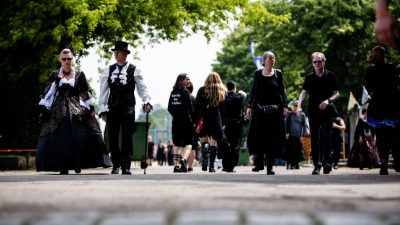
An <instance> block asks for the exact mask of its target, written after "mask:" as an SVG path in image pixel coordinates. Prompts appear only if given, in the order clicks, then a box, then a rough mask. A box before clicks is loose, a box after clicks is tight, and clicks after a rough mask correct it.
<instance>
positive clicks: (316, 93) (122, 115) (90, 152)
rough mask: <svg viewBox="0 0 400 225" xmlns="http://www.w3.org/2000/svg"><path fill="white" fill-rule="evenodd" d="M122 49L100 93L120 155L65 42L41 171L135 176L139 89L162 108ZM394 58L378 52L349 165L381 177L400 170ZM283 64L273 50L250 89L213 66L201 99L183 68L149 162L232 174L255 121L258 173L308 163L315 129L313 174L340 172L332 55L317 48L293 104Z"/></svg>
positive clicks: (50, 90)
mask: <svg viewBox="0 0 400 225" xmlns="http://www.w3.org/2000/svg"><path fill="white" fill-rule="evenodd" d="M112 51H113V53H114V57H115V60H116V63H115V64H112V65H110V66H108V67H107V68H105V70H104V72H103V74H102V75H101V79H100V96H99V108H100V114H99V117H100V118H101V119H103V120H104V121H106V123H107V129H108V140H109V150H110V153H111V159H110V156H109V155H108V153H107V152H108V151H107V149H106V146H105V144H104V141H103V138H102V131H101V130H100V126H99V123H98V121H97V120H96V117H95V112H94V106H93V100H92V98H91V93H90V91H89V90H90V88H89V85H88V82H87V80H86V78H85V74H84V73H83V72H82V71H78V70H76V69H75V68H74V67H73V59H74V58H73V57H74V56H73V53H72V51H71V50H70V49H64V50H62V51H61V53H60V55H59V60H60V63H61V67H60V68H59V69H57V70H55V71H53V72H52V73H51V74H50V76H49V80H48V82H47V83H46V87H45V90H44V95H43V96H42V98H41V100H40V102H39V105H40V106H41V107H42V110H41V120H42V121H43V126H42V129H41V131H40V136H39V141H38V156H37V162H36V163H37V164H36V166H37V171H59V172H60V174H68V173H69V170H72V169H73V170H75V172H76V173H80V172H81V169H83V168H94V167H112V169H111V174H119V173H120V170H121V174H123V175H131V174H132V173H131V171H130V169H131V159H132V153H133V149H132V146H133V144H132V137H133V134H134V132H135V129H136V128H135V104H136V100H135V96H134V91H135V89H136V90H137V92H138V94H139V96H140V97H141V98H142V102H143V110H144V112H146V113H150V112H151V110H152V105H151V104H150V95H149V93H148V90H147V87H146V85H145V83H144V81H143V75H142V73H141V70H140V69H139V68H137V67H136V66H135V65H133V64H132V63H129V62H128V61H127V56H128V54H130V51H129V50H128V43H127V42H123V41H117V42H116V43H115V47H114V48H113V49H112ZM385 56H386V50H385V48H383V47H381V46H376V47H374V48H373V49H372V51H371V54H370V56H369V57H368V60H367V61H368V62H369V63H371V67H369V68H368V69H367V71H366V88H367V90H368V92H369V93H370V96H371V98H370V101H369V103H368V108H367V109H365V110H364V114H363V117H361V118H360V120H359V122H358V125H357V129H356V134H355V144H354V146H353V147H352V148H351V151H350V154H349V162H348V163H349V165H350V166H358V167H359V168H360V169H364V168H372V167H377V166H379V167H380V174H381V175H387V174H388V163H389V155H390V154H392V156H393V158H394V162H393V168H394V169H395V171H397V172H400V143H399V142H400V135H399V134H400V128H399V124H400V106H399V104H393V102H392V100H391V99H399V98H400V90H399V85H400V82H399V79H400V78H399V70H398V67H396V66H395V65H393V64H388V63H387V62H386V61H385ZM275 62H276V57H275V54H274V53H273V52H272V51H267V52H265V53H264V54H263V61H262V65H263V68H262V69H258V70H256V71H255V72H254V75H253V79H252V83H251V87H250V90H249V93H248V94H246V93H245V92H243V91H240V90H239V89H238V87H237V85H236V83H235V82H234V81H232V80H229V81H228V82H227V83H226V84H224V83H223V82H222V79H221V77H220V75H219V74H218V73H216V72H210V73H209V74H208V75H207V76H206V78H205V81H204V85H203V86H201V87H200V88H199V89H198V92H197V95H196V96H194V95H193V83H192V82H191V81H190V76H189V75H188V74H187V73H181V74H179V75H178V76H177V78H176V81H175V84H174V86H173V88H172V91H171V93H170V97H169V101H168V112H169V113H170V114H171V116H172V130H171V132H172V140H169V141H168V143H167V144H164V143H162V141H161V140H160V141H159V142H158V143H157V144H155V143H154V142H153V141H152V139H151V136H149V139H148V141H147V142H148V143H147V144H148V155H147V162H146V165H152V161H153V160H154V158H156V160H157V163H158V165H164V164H168V165H173V170H172V171H173V172H174V173H187V172H191V171H193V167H194V163H195V158H196V159H198V161H199V163H200V164H201V169H202V170H203V171H207V170H208V172H210V173H214V172H216V169H215V166H214V165H215V162H216V161H221V160H222V164H221V167H222V171H224V172H227V173H233V172H235V170H234V169H235V166H236V165H237V164H238V159H239V151H240V147H241V146H242V144H243V141H242V139H243V138H242V136H243V128H244V126H248V127H249V131H248V135H247V138H246V144H247V147H248V150H249V153H250V155H252V160H253V164H254V168H253V169H252V171H253V172H259V171H261V170H264V169H265V168H266V174H267V175H274V174H275V171H274V170H273V168H274V165H275V162H276V159H277V158H284V159H285V161H286V166H287V169H300V162H301V161H303V160H304V150H303V139H304V137H306V136H311V156H312V161H313V165H314V169H313V171H312V174H313V175H319V174H320V173H321V169H322V172H323V174H329V173H331V171H332V169H337V168H338V164H339V159H340V155H341V154H342V150H343V141H344V131H345V130H346V125H345V122H344V120H343V118H342V117H340V116H339V114H338V111H337V110H336V106H335V102H336V100H337V99H338V97H339V90H338V89H339V88H338V83H337V80H336V75H335V74H334V73H333V72H332V71H330V70H327V69H326V66H325V65H326V62H327V59H326V57H325V55H324V54H323V53H322V52H314V53H312V54H311V64H312V66H313V71H312V72H310V73H309V74H308V75H306V77H305V79H304V83H303V86H302V90H301V93H300V95H299V97H298V99H294V100H292V101H291V102H290V103H289V102H288V99H287V95H286V89H285V86H284V79H285V78H284V74H283V72H282V70H280V69H277V68H275V67H274V66H275ZM307 96H308V100H309V101H308V107H307V108H308V111H307V113H304V112H303V111H302V106H303V102H304V100H305V99H306V97H307ZM367 114H368V117H367ZM306 115H307V116H306ZM199 155H201V158H200V157H199Z"/></svg>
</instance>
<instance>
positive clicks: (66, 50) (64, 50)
mask: <svg viewBox="0 0 400 225" xmlns="http://www.w3.org/2000/svg"><path fill="white" fill-rule="evenodd" d="M69 53H71V56H72V59H74V53H72V51H71V49H69V48H64V49H63V50H61V52H60V56H59V57H58V60H59V61H60V62H61V56H62V55H63V54H69ZM71 62H72V63H74V60H72V61H71Z"/></svg>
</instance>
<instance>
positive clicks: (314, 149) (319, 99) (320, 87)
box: [296, 52, 339, 175]
mask: <svg viewBox="0 0 400 225" xmlns="http://www.w3.org/2000/svg"><path fill="white" fill-rule="evenodd" d="M311 62H312V65H313V67H314V71H313V72H312V73H310V74H308V75H307V76H306V77H305V80H304V83H303V89H302V91H301V93H300V96H299V100H298V107H297V110H296V111H297V113H298V114H300V113H301V111H302V108H301V106H302V103H303V100H304V98H305V97H306V95H307V94H308V95H309V104H308V117H309V122H310V133H311V154H312V159H313V162H314V167H315V168H314V170H313V172H312V174H313V175H319V174H320V170H321V168H322V167H323V172H324V174H329V173H330V172H331V171H332V165H331V163H332V162H331V157H330V148H329V147H330V141H329V140H330V139H329V134H330V129H331V126H332V123H331V119H332V117H334V116H336V114H337V112H336V108H335V106H334V105H333V102H334V101H335V100H336V99H337V98H338V97H339V91H338V84H337V81H336V77H335V74H334V73H333V72H331V71H328V70H327V69H326V68H325V62H326V58H325V55H324V54H323V53H321V52H314V53H312V55H311Z"/></svg>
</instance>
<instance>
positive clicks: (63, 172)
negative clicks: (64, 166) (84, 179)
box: [60, 170, 68, 175]
mask: <svg viewBox="0 0 400 225" xmlns="http://www.w3.org/2000/svg"><path fill="white" fill-rule="evenodd" d="M67 174H68V170H61V171H60V175H67Z"/></svg>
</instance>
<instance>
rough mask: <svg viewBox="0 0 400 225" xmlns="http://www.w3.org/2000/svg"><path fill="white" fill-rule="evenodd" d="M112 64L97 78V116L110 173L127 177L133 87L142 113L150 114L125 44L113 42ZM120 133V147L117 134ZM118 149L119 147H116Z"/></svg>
mask: <svg viewBox="0 0 400 225" xmlns="http://www.w3.org/2000/svg"><path fill="white" fill-rule="evenodd" d="M111 50H112V51H113V52H114V57H115V60H116V63H115V64H112V65H110V66H108V67H107V68H106V69H105V70H104V72H103V74H102V75H101V78H100V97H99V107H100V115H99V116H100V117H101V118H102V119H103V120H104V121H106V123H107V129H108V140H109V147H110V151H111V159H112V162H113V169H112V171H111V174H119V169H120V168H121V169H122V174H124V175H131V174H132V173H131V172H130V168H131V156H132V152H133V149H132V148H133V147H132V136H133V133H134V131H135V104H136V100H135V95H134V91H135V87H136V88H137V92H138V94H139V96H140V97H141V98H142V101H143V110H144V111H145V112H147V113H148V112H150V111H151V110H152V108H153V107H152V105H151V104H150V102H149V101H150V99H151V98H150V95H149V93H148V90H147V87H146V85H145V84H144V82H143V76H142V74H141V71H140V69H138V68H137V67H136V66H135V65H133V64H131V63H129V62H128V61H127V56H128V54H130V51H129V50H128V43H127V42H124V41H117V42H115V47H114V48H113V49H111ZM120 131H121V145H120V143H119V133H120ZM120 146H121V147H120Z"/></svg>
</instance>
